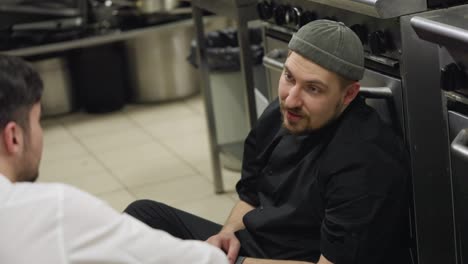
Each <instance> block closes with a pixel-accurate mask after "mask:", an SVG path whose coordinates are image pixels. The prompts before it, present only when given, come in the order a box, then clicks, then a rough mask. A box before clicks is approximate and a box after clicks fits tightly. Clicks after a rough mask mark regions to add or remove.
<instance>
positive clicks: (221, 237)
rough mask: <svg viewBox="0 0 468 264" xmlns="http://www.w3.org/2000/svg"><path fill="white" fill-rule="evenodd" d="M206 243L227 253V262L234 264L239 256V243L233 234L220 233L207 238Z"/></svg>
mask: <svg viewBox="0 0 468 264" xmlns="http://www.w3.org/2000/svg"><path fill="white" fill-rule="evenodd" d="M206 242H208V243H209V244H211V245H213V246H215V247H218V248H220V249H222V250H223V251H224V252H227V253H226V254H227V258H228V260H229V262H230V263H231V264H234V262H235V261H236V259H237V255H238V254H239V249H240V242H239V239H237V237H236V235H234V233H233V232H226V231H224V232H223V231H222V232H220V233H218V234H217V235H214V236H211V237H210V238H208V239H207V240H206Z"/></svg>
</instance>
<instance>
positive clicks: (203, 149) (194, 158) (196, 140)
mask: <svg viewBox="0 0 468 264" xmlns="http://www.w3.org/2000/svg"><path fill="white" fill-rule="evenodd" d="M161 143H162V144H164V145H165V146H167V147H168V148H169V149H171V150H172V151H174V153H177V155H178V156H180V157H181V158H183V159H184V160H185V161H187V162H190V163H191V164H194V163H196V162H198V161H200V160H203V159H209V157H210V152H209V146H208V136H207V135H206V134H205V133H203V132H200V133H193V134H192V135H187V136H185V137H174V138H167V139H165V140H164V141H162V142H161Z"/></svg>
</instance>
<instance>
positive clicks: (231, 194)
mask: <svg viewBox="0 0 468 264" xmlns="http://www.w3.org/2000/svg"><path fill="white" fill-rule="evenodd" d="M229 196H230V198H231V199H232V200H233V201H234V202H238V201H240V199H239V195H238V194H237V193H230V194H229Z"/></svg>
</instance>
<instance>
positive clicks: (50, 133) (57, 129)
mask: <svg viewBox="0 0 468 264" xmlns="http://www.w3.org/2000/svg"><path fill="white" fill-rule="evenodd" d="M41 126H42V129H43V135H44V144H57V143H63V142H70V141H75V140H76V139H75V138H74V137H73V136H72V134H70V132H69V131H68V130H67V129H65V127H64V126H63V125H62V124H61V123H60V120H59V119H43V120H41Z"/></svg>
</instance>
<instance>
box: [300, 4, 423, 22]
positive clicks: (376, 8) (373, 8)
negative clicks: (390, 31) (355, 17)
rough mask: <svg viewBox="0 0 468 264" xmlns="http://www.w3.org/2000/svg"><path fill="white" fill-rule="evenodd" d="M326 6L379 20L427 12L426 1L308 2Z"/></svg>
mask: <svg viewBox="0 0 468 264" xmlns="http://www.w3.org/2000/svg"><path fill="white" fill-rule="evenodd" d="M308 1H312V2H316V3H320V4H324V5H330V6H334V7H338V8H343V9H346V10H350V11H353V12H356V13H361V14H364V15H368V16H373V17H378V18H391V17H399V16H402V15H406V14H411V13H416V12H421V11H425V10H426V9H427V2H426V0H411V1H409V0H308Z"/></svg>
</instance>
